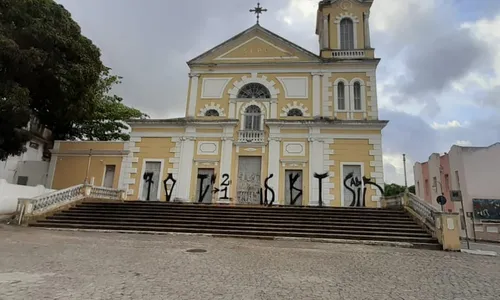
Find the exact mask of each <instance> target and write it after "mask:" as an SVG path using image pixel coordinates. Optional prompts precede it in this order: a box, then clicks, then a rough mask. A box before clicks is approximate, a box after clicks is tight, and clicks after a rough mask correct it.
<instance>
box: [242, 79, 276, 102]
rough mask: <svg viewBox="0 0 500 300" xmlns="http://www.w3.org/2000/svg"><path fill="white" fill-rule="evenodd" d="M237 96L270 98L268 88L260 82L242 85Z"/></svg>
mask: <svg viewBox="0 0 500 300" xmlns="http://www.w3.org/2000/svg"><path fill="white" fill-rule="evenodd" d="M238 98H243V99H262V98H271V93H270V92H269V90H268V89H267V88H266V87H265V86H264V85H262V84H260V83H249V84H246V85H244V86H243V87H242V88H241V89H240V91H239V92H238Z"/></svg>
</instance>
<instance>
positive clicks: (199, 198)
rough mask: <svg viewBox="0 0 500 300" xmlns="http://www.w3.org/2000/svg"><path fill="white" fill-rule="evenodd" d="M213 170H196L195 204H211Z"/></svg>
mask: <svg viewBox="0 0 500 300" xmlns="http://www.w3.org/2000/svg"><path fill="white" fill-rule="evenodd" d="M214 173H215V172H214V169H198V176H197V179H198V180H197V182H196V196H195V197H196V202H198V203H212V196H213V189H214V187H213V182H212V178H213V176H214Z"/></svg>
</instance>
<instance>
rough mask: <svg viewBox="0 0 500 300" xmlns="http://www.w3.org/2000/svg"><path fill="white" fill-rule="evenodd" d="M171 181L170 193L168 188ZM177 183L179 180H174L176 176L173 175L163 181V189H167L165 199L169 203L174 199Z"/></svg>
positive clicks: (169, 174)
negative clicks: (173, 194)
mask: <svg viewBox="0 0 500 300" xmlns="http://www.w3.org/2000/svg"><path fill="white" fill-rule="evenodd" d="M169 180H170V181H171V183H172V186H171V187H170V191H169V190H168V188H167V184H168V181H169ZM176 183H177V180H176V179H175V178H174V175H172V173H168V176H167V178H166V179H165V180H163V187H164V188H165V198H166V199H167V202H170V199H171V198H172V193H173V192H174V187H175V184H176Z"/></svg>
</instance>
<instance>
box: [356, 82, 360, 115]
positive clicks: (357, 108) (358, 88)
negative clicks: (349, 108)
mask: <svg viewBox="0 0 500 300" xmlns="http://www.w3.org/2000/svg"><path fill="white" fill-rule="evenodd" d="M354 110H361V84H360V83H359V82H355V83H354Z"/></svg>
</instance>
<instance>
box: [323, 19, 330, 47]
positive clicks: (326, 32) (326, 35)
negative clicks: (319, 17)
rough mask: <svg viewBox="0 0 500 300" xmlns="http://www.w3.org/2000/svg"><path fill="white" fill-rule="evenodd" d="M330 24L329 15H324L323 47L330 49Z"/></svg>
mask: <svg viewBox="0 0 500 300" xmlns="http://www.w3.org/2000/svg"><path fill="white" fill-rule="evenodd" d="M329 29H330V24H328V16H323V45H322V46H323V49H330V30H329Z"/></svg>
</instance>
